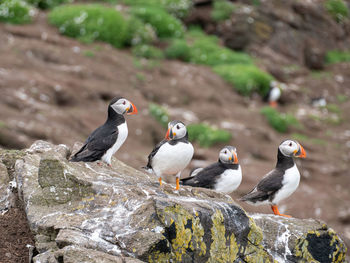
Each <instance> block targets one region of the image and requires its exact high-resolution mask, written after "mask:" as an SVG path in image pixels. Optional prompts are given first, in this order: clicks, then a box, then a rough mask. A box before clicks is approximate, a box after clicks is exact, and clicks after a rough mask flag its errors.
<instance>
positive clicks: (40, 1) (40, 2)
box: [26, 0, 73, 9]
mask: <svg viewBox="0 0 350 263" xmlns="http://www.w3.org/2000/svg"><path fill="white" fill-rule="evenodd" d="M26 2H28V3H29V4H31V5H34V6H36V7H38V8H40V9H49V8H53V7H55V6H58V5H61V4H65V3H69V2H73V0H26Z"/></svg>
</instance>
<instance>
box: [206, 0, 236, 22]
mask: <svg viewBox="0 0 350 263" xmlns="http://www.w3.org/2000/svg"><path fill="white" fill-rule="evenodd" d="M234 10H235V5H234V4H233V3H232V2H230V1H228V0H215V1H214V3H213V10H212V11H211V17H212V19H213V20H214V21H223V20H226V19H228V18H230V17H231V15H232V13H233V11H234Z"/></svg>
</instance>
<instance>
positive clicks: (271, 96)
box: [264, 80, 286, 108]
mask: <svg viewBox="0 0 350 263" xmlns="http://www.w3.org/2000/svg"><path fill="white" fill-rule="evenodd" d="M284 89H286V84H284V83H280V82H277V81H275V80H273V81H271V83H270V89H269V91H268V93H267V94H266V95H265V97H264V101H266V102H268V103H269V104H270V106H271V107H273V108H276V107H277V102H278V100H279V99H280V97H281V95H282V90H284Z"/></svg>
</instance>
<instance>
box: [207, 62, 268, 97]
mask: <svg viewBox="0 0 350 263" xmlns="http://www.w3.org/2000/svg"><path fill="white" fill-rule="evenodd" d="M213 70H214V72H215V73H217V74H218V75H219V76H221V77H222V78H223V79H224V80H226V81H227V82H228V83H231V84H233V86H234V88H235V89H236V90H237V91H238V92H239V93H240V94H242V95H244V96H248V95H250V94H251V93H252V92H258V93H259V94H260V95H262V96H264V95H266V94H267V92H268V90H269V88H270V82H271V81H272V80H273V77H272V76H271V75H270V74H268V73H266V72H264V71H262V70H260V69H259V68H258V67H256V66H255V65H240V64H237V65H219V66H216V67H214V68H213Z"/></svg>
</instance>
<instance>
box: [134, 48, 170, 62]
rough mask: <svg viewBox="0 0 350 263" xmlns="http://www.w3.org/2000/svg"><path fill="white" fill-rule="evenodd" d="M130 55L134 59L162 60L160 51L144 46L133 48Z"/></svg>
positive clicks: (162, 56)
mask: <svg viewBox="0 0 350 263" xmlns="http://www.w3.org/2000/svg"><path fill="white" fill-rule="evenodd" d="M132 53H133V55H134V56H136V57H143V58H149V59H162V58H164V55H163V51H162V50H161V49H159V48H156V47H153V46H150V45H146V44H143V45H138V46H134V47H133V48H132Z"/></svg>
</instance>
